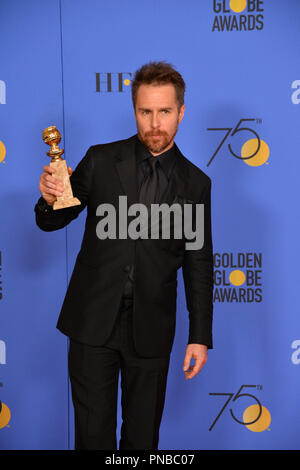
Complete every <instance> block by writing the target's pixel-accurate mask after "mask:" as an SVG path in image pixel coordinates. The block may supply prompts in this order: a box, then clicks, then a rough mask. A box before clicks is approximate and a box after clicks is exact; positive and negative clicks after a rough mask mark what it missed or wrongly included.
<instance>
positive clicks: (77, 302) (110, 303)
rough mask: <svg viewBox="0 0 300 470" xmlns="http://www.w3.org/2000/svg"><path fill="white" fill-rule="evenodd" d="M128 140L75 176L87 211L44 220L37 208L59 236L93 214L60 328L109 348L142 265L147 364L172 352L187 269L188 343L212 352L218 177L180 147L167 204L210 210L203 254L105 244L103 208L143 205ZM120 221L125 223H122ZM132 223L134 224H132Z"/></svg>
mask: <svg viewBox="0 0 300 470" xmlns="http://www.w3.org/2000/svg"><path fill="white" fill-rule="evenodd" d="M136 139H137V135H134V136H132V137H130V138H129V139H126V140H120V141H117V142H112V143H109V144H102V145H95V146H92V147H90V148H89V149H88V151H87V153H86V155H85V156H84V158H83V159H82V160H81V161H80V162H79V164H78V165H77V167H76V169H75V170H74V172H73V173H72V175H71V177H70V181H71V185H72V190H73V194H74V196H75V197H77V198H79V199H80V201H81V205H80V206H75V207H71V208H64V209H60V210H56V211H53V210H52V209H51V210H50V211H48V212H46V213H42V212H41V211H40V210H39V209H38V208H37V205H36V207H35V212H36V222H37V225H38V226H39V227H40V228H41V229H42V230H45V231H52V230H58V229H61V228H62V227H65V226H66V225H67V224H68V223H69V222H71V220H73V219H74V218H76V217H77V216H78V214H79V213H80V212H81V211H82V210H83V209H84V208H85V207H87V217H86V222H85V232H84V236H83V240H82V244H81V248H80V251H79V253H78V255H77V259H76V263H75V266H74V270H73V273H72V276H71V279H70V282H69V286H68V289H67V293H66V296H65V299H64V302H63V305H62V309H61V312H60V316H59V319H58V323H57V328H58V329H59V330H60V331H61V332H62V333H64V334H66V335H68V336H69V337H71V338H73V339H75V340H78V341H81V342H83V343H87V344H90V345H103V344H104V343H105V341H106V340H107V339H108V337H109V335H110V333H111V332H112V328H113V326H114V323H115V320H116V316H117V313H118V309H119V306H120V301H121V297H122V292H123V287H124V284H125V282H126V279H127V272H128V268H129V266H130V264H132V263H133V262H134V263H135V283H134V305H133V337H134V342H135V346H136V350H137V352H138V353H139V354H141V355H143V356H145V357H155V356H165V355H168V354H169V353H170V352H171V349H172V345H173V341H174V334H175V322H176V297H177V270H178V269H179V268H180V267H181V266H182V270H183V278H184V286H185V294H186V304H187V309H188V312H189V338H188V343H200V344H206V345H207V346H208V347H209V348H212V313H213V300H212V299H213V246H212V236H211V209H210V194H211V180H210V178H209V177H208V176H207V175H206V174H205V173H204V172H203V171H202V170H200V169H199V168H198V167H197V166H195V165H194V164H193V163H192V162H190V161H189V160H188V159H187V158H185V157H184V156H183V155H182V153H181V152H180V150H179V149H178V147H177V146H176V144H175V156H176V159H177V161H176V165H175V168H174V171H173V173H172V177H171V179H170V181H169V185H168V188H167V192H166V195H165V198H164V202H167V203H168V204H172V203H175V202H177V203H179V204H184V203H187V202H194V203H204V205H205V206H204V207H205V209H204V213H205V226H204V229H205V237H204V245H203V247H202V248H201V249H199V250H185V241H186V240H185V239H184V238H183V239H175V238H174V237H173V238H171V239H168V240H167V239H156V240H154V239H151V238H149V239H137V240H133V239H131V238H129V237H127V239H118V238H116V239H105V240H100V239H99V238H98V237H97V235H96V226H97V223H98V222H99V220H100V218H99V216H96V210H97V207H98V205H99V204H102V203H110V204H112V205H114V207H115V208H116V211H117V214H118V210H117V209H118V206H119V196H120V195H126V196H127V205H128V207H129V206H130V205H131V204H133V203H137V202H139V201H138V193H137V182H136V158H135V143H136ZM117 217H118V216H117ZM129 221H130V218H128V222H129Z"/></svg>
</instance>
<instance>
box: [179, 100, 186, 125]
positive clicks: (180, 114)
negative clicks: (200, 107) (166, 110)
mask: <svg viewBox="0 0 300 470" xmlns="http://www.w3.org/2000/svg"><path fill="white" fill-rule="evenodd" d="M184 111H185V104H183V105H182V106H181V108H180V110H179V115H178V124H179V123H180V122H181V121H182V118H183V116H184Z"/></svg>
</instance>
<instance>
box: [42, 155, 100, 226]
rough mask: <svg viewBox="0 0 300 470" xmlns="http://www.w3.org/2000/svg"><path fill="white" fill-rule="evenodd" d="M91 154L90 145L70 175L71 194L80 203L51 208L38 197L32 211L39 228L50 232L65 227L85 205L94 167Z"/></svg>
mask: <svg viewBox="0 0 300 470" xmlns="http://www.w3.org/2000/svg"><path fill="white" fill-rule="evenodd" d="M92 154H93V151H92V147H90V148H89V149H88V151H87V152H86V154H85V156H84V157H83V158H82V160H81V161H80V162H79V163H78V165H77V167H76V168H75V170H74V171H73V173H72V175H71V176H70V182H71V187H72V191H73V195H74V197H77V198H78V199H79V200H80V202H81V204H80V205H78V206H73V207H65V208H63V209H57V210H53V208H52V206H49V205H48V204H47V203H46V201H45V200H44V199H43V197H40V198H39V200H38V201H37V203H36V205H35V207H34V211H35V220H36V224H37V226H38V227H39V228H40V229H41V230H44V231H45V232H51V231H53V230H59V229H61V228H63V227H65V226H66V225H68V224H69V223H70V222H71V221H72V220H73V219H76V217H78V215H79V214H80V212H81V211H83V209H84V208H85V207H86V205H87V202H88V196H89V192H90V188H91V184H92V177H93V169H94V165H93V158H92Z"/></svg>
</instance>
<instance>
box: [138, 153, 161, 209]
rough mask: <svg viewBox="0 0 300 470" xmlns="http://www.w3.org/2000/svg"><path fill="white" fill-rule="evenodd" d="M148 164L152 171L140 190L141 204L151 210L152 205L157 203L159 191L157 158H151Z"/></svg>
mask: <svg viewBox="0 0 300 470" xmlns="http://www.w3.org/2000/svg"><path fill="white" fill-rule="evenodd" d="M148 163H149V165H150V168H151V170H150V172H149V174H148V175H147V176H146V177H145V179H144V181H143V182H142V185H141V189H140V202H141V203H142V204H145V206H147V207H148V208H150V207H151V204H153V203H155V199H156V194H157V189H158V172H157V164H158V160H157V159H156V157H149V158H148Z"/></svg>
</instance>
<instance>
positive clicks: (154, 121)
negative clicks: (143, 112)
mask: <svg viewBox="0 0 300 470" xmlns="http://www.w3.org/2000/svg"><path fill="white" fill-rule="evenodd" d="M159 126H160V121H159V116H158V113H155V112H154V113H152V119H151V127H152V128H153V129H157V128H158V127H159Z"/></svg>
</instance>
